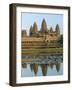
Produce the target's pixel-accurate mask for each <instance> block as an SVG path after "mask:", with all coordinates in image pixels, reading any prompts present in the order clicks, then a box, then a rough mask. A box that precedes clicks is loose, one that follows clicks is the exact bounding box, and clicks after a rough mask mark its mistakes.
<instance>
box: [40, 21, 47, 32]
mask: <svg viewBox="0 0 72 90" xmlns="http://www.w3.org/2000/svg"><path fill="white" fill-rule="evenodd" d="M41 31H42V32H43V33H46V32H47V24H46V21H45V19H43V21H42V24H41Z"/></svg>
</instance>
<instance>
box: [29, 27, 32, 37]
mask: <svg viewBox="0 0 72 90" xmlns="http://www.w3.org/2000/svg"><path fill="white" fill-rule="evenodd" d="M29 31H30V32H29V36H32V26H31V27H30V30H29Z"/></svg>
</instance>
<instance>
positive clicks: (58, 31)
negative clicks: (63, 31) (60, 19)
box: [55, 24, 60, 37]
mask: <svg viewBox="0 0 72 90" xmlns="http://www.w3.org/2000/svg"><path fill="white" fill-rule="evenodd" d="M55 30H56V34H57V36H58V37H59V36H60V27H59V25H58V24H57V25H56V28H55Z"/></svg>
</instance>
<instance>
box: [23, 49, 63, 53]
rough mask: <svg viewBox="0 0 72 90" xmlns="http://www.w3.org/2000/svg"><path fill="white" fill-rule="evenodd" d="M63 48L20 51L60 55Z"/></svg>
mask: <svg viewBox="0 0 72 90" xmlns="http://www.w3.org/2000/svg"><path fill="white" fill-rule="evenodd" d="M62 52H63V48H44V49H34V48H33V49H22V53H23V54H24V53H30V54H31V53H62Z"/></svg>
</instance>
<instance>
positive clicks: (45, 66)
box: [22, 62, 61, 76]
mask: <svg viewBox="0 0 72 90" xmlns="http://www.w3.org/2000/svg"><path fill="white" fill-rule="evenodd" d="M29 65H30V70H31V72H33V73H34V75H35V76H37V73H38V68H39V67H40V68H41V72H42V75H43V76H46V75H47V73H48V68H51V70H53V67H54V66H55V67H56V71H57V72H59V70H60V65H61V63H59V62H56V63H50V64H36V63H34V64H29ZM22 68H27V64H26V63H22Z"/></svg>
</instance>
